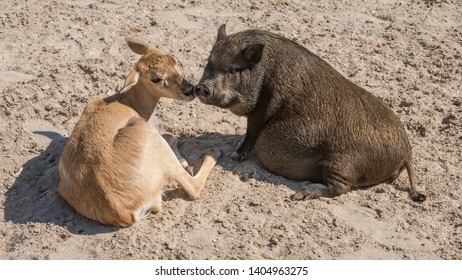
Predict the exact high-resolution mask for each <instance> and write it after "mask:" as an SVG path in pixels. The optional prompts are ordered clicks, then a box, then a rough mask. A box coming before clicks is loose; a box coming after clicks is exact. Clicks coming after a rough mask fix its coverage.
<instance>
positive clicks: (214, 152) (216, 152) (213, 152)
mask: <svg viewBox="0 0 462 280" xmlns="http://www.w3.org/2000/svg"><path fill="white" fill-rule="evenodd" d="M207 154H208V155H209V156H211V157H213V158H214V159H218V158H220V157H221V155H222V154H223V152H222V151H221V150H220V149H213V150H211V151H209V152H208V153H207Z"/></svg>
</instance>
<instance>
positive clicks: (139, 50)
mask: <svg viewBox="0 0 462 280" xmlns="http://www.w3.org/2000/svg"><path fill="white" fill-rule="evenodd" d="M125 42H126V43H127V45H128V47H129V48H130V49H131V50H132V51H133V52H134V53H136V54H139V55H144V54H145V53H147V52H148V51H151V52H154V53H156V54H158V55H164V54H165V52H163V51H161V50H159V49H156V48H154V47H151V46H150V45H149V44H147V43H145V42H142V41H140V40H138V39H135V38H129V37H127V38H125Z"/></svg>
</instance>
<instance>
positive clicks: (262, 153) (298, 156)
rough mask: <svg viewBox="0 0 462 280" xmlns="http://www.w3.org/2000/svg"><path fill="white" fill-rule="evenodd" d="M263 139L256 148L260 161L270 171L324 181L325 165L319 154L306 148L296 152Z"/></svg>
mask: <svg viewBox="0 0 462 280" xmlns="http://www.w3.org/2000/svg"><path fill="white" fill-rule="evenodd" d="M262 140H263V139H259V141H257V143H256V145H255V148H254V150H255V153H256V154H257V157H258V159H259V160H260V162H261V163H262V164H263V166H265V167H266V168H267V169H268V170H269V171H271V172H273V173H276V174H278V175H281V176H283V177H286V178H289V179H293V180H298V181H311V182H319V183H321V182H322V178H323V176H322V170H323V166H322V164H321V162H322V161H321V158H320V155H319V154H317V153H316V152H314V151H309V150H306V149H305V150H303V152H300V153H294V152H291V151H288V150H286V149H285V147H284V146H279V147H278V146H277V145H274V144H273V143H268V142H267V141H264V140H263V141H262Z"/></svg>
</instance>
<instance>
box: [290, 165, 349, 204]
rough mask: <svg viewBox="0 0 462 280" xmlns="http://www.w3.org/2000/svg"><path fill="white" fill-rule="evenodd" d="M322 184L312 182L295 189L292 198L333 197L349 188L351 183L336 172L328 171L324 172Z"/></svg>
mask: <svg viewBox="0 0 462 280" xmlns="http://www.w3.org/2000/svg"><path fill="white" fill-rule="evenodd" d="M324 181H325V183H324V184H321V183H314V184H310V185H308V186H307V187H304V188H302V189H301V190H299V191H297V192H296V193H295V194H294V195H293V196H292V199H294V200H308V199H315V198H318V197H334V196H338V195H341V194H344V193H347V192H349V191H350V190H351V188H352V185H351V184H350V183H349V182H348V180H347V179H346V178H345V177H344V176H342V175H341V174H340V173H338V172H328V173H326V174H324Z"/></svg>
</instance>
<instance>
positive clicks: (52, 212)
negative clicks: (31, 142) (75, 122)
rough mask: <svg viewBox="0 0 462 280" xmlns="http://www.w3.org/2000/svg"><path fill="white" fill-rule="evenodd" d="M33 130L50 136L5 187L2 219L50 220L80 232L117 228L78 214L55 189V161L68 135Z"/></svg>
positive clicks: (96, 232) (56, 162)
mask: <svg viewBox="0 0 462 280" xmlns="http://www.w3.org/2000/svg"><path fill="white" fill-rule="evenodd" d="M34 133H35V134H39V135H42V136H46V137H48V138H50V140H51V143H50V144H49V145H48V147H47V148H46V149H45V151H43V152H42V153H41V154H40V155H38V156H36V157H34V158H32V159H31V160H29V161H28V162H26V163H25V164H24V165H23V169H22V171H21V173H20V175H19V176H18V178H17V179H16V181H15V182H14V184H13V186H12V187H11V188H10V189H9V190H8V191H7V193H6V195H5V205H4V207H5V219H6V220H7V221H11V222H13V223H17V224H27V223H29V222H35V223H52V224H55V225H58V226H62V227H65V228H67V229H68V230H69V231H70V232H71V233H73V234H82V235H93V234H98V233H107V232H113V231H116V230H117V229H119V228H118V227H112V226H106V225H102V224H100V223H98V222H94V221H91V220H88V219H86V218H84V217H82V216H80V215H79V214H77V213H76V212H75V211H74V210H73V209H72V208H71V207H70V206H69V205H68V204H67V203H66V202H65V201H64V199H62V198H61V196H60V195H59V194H58V192H57V187H58V183H59V170H58V165H59V159H60V157H61V153H62V152H63V149H64V146H65V145H66V141H67V138H65V137H63V136H62V135H60V134H59V133H56V132H52V131H35V132H34Z"/></svg>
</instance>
